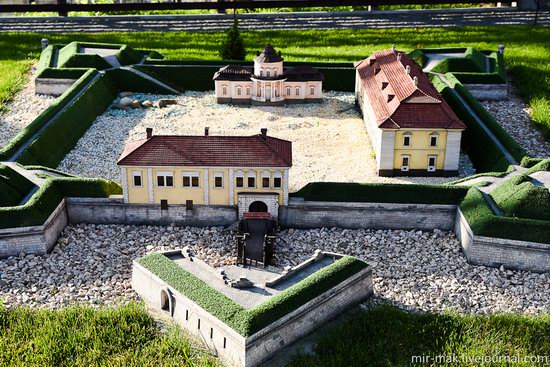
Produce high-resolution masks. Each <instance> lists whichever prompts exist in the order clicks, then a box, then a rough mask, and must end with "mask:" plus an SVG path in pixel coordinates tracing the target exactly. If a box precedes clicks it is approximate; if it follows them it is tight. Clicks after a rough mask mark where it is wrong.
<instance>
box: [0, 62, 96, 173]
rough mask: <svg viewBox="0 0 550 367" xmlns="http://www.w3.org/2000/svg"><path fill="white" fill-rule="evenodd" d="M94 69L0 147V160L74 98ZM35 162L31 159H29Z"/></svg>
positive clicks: (10, 153) (91, 77) (91, 76)
mask: <svg viewBox="0 0 550 367" xmlns="http://www.w3.org/2000/svg"><path fill="white" fill-rule="evenodd" d="M96 75H97V71H96V70H88V71H87V72H86V73H84V74H83V75H82V76H81V77H80V78H79V79H78V80H77V81H76V82H75V83H74V84H73V85H72V86H71V87H70V88H69V89H67V90H66V91H65V93H63V94H62V95H61V96H60V97H58V98H57V99H56V100H55V101H54V102H53V103H52V104H50V106H48V108H46V109H45V110H44V111H43V112H42V113H41V114H40V115H39V116H38V117H37V118H36V119H34V120H33V122H31V123H30V124H29V125H27V126H26V127H25V128H23V129H22V130H21V131H20V132H19V133H18V134H17V135H16V136H15V137H14V138H13V139H12V140H10V142H9V143H8V144H6V145H5V146H4V147H2V149H0V160H4V161H7V160H9V159H10V158H11V156H12V155H14V154H15V153H16V152H17V150H18V149H19V148H20V147H21V146H22V145H23V144H25V143H26V142H27V141H28V140H29V139H31V138H32V137H33V135H35V134H36V133H37V132H38V131H39V130H40V129H41V128H42V127H43V126H44V125H45V124H46V123H48V121H50V120H51V119H52V118H53V117H54V116H55V115H56V114H57V113H58V112H59V111H61V109H62V108H63V107H65V106H66V105H67V104H68V103H69V101H70V100H71V99H73V98H74V96H76V95H77V94H78V93H79V92H80V91H81V90H82V89H83V88H84V87H85V86H86V85H87V84H88V83H89V82H90V81H91V80H92V79H93V78H94V77H95V76H96ZM29 162H32V163H37V162H36V161H33V160H32V159H31V160H30V161H29Z"/></svg>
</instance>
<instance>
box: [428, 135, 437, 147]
mask: <svg viewBox="0 0 550 367" xmlns="http://www.w3.org/2000/svg"><path fill="white" fill-rule="evenodd" d="M430 146H432V147H436V146H437V136H430Z"/></svg>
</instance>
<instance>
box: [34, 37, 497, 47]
mask: <svg viewBox="0 0 550 367" xmlns="http://www.w3.org/2000/svg"><path fill="white" fill-rule="evenodd" d="M49 44H50V41H49V40H48V39H47V38H42V40H41V41H40V46H41V47H42V48H43V49H44V48H46V47H48V45H49ZM503 47H504V46H503Z"/></svg>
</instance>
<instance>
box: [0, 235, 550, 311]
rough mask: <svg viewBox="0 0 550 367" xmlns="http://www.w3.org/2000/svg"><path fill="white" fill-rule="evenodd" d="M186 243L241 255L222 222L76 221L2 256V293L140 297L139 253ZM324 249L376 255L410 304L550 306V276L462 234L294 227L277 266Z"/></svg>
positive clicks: (382, 288) (396, 294) (390, 288)
mask: <svg viewBox="0 0 550 367" xmlns="http://www.w3.org/2000/svg"><path fill="white" fill-rule="evenodd" d="M184 246H191V247H192V249H193V251H194V252H195V253H196V254H197V256H198V257H200V258H203V259H204V260H205V261H207V262H208V263H210V264H211V265H214V266H223V264H229V263H231V262H232V261H233V259H234V257H233V256H234V249H235V241H234V237H233V234H232V233H229V232H226V231H223V230H222V228H220V227H216V228H214V227H213V228H204V229H199V228H189V227H186V228H183V227H156V226H122V225H76V226H68V227H67V228H66V229H65V230H64V232H63V235H62V236H61V237H60V239H59V241H58V244H57V246H56V247H55V248H54V251H53V252H52V253H51V254H48V255H45V256H40V257H37V256H31V255H29V256H24V257H22V256H20V257H11V258H8V259H4V260H0V299H3V301H4V304H5V305H7V306H8V307H11V306H15V305H28V306H38V305H40V306H45V307H48V308H58V307H61V306H63V305H67V304H71V303H85V304H92V305H102V304H107V305H111V304H117V303H121V302H126V301H128V300H137V299H138V297H137V295H136V294H135V292H134V291H133V290H132V289H131V287H130V276H131V262H132V260H133V259H135V258H138V257H140V256H142V255H143V254H145V253H147V252H151V251H157V250H168V249H174V248H182V247H184ZM315 249H322V250H327V251H334V252H340V253H344V254H349V255H354V256H358V257H360V258H362V259H364V260H366V261H367V262H368V263H369V264H370V265H372V266H373V280H374V291H375V294H376V299H377V300H381V301H383V302H390V303H393V304H396V305H398V306H400V307H402V308H405V309H415V310H424V311H434V312H440V311H443V310H449V309H453V310H457V311H459V312H464V313H479V314H483V313H494V312H501V311H517V312H520V313H528V314H535V313H543V312H549V311H550V297H549V294H550V274H536V273H529V272H522V271H510V270H505V271H501V270H499V269H493V268H486V267H482V266H471V265H468V264H467V263H466V259H465V257H464V255H463V254H462V252H461V249H460V244H459V242H458V241H457V240H456V239H455V237H454V235H453V234H452V233H447V232H440V231H434V232H419V231H417V232H415V231H374V230H342V229H317V230H292V229H290V230H284V231H282V232H280V233H279V236H278V240H277V242H276V244H275V261H276V265H278V266H281V267H282V266H285V265H289V264H297V263H298V262H300V261H302V260H304V259H306V258H308V257H309V256H311V254H312V253H313V251H314V250H315Z"/></svg>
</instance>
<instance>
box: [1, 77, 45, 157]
mask: <svg viewBox="0 0 550 367" xmlns="http://www.w3.org/2000/svg"><path fill="white" fill-rule="evenodd" d="M34 77H35V72H34V71H32V72H31V73H30V75H29V76H28V80H27V82H26V83H25V86H24V87H23V89H22V90H21V91H19V92H18V93H16V94H15V96H14V98H13V99H12V100H11V101H10V102H8V103H7V105H6V112H4V113H3V114H0V147H1V146H4V145H5V144H7V143H8V142H9V141H10V140H11V139H12V138H13V137H15V136H16V135H17V134H18V133H19V131H21V129H23V128H24V127H25V126H27V125H29V124H30V123H31V122H32V121H33V120H34V119H35V118H36V117H38V115H40V114H41V113H42V111H44V110H45V109H46V108H47V107H48V106H49V105H50V104H51V103H52V102H53V101H54V100H55V97H52V96H38V95H36V94H34Z"/></svg>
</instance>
